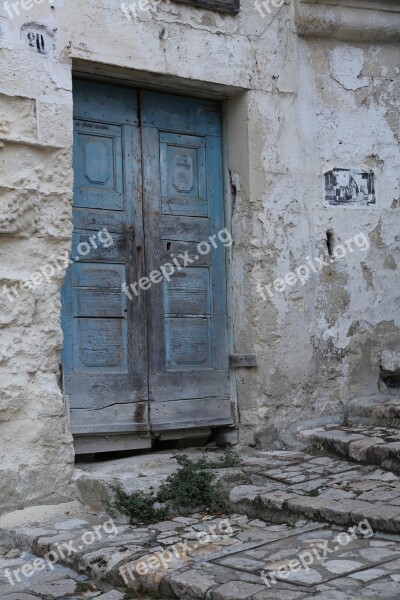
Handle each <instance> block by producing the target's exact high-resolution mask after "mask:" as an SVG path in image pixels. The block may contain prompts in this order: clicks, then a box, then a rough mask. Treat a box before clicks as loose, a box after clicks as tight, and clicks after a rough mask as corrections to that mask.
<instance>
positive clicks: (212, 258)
mask: <svg viewBox="0 0 400 600" xmlns="http://www.w3.org/2000/svg"><path fill="white" fill-rule="evenodd" d="M141 106H142V113H141V117H142V118H141V122H142V148H143V165H144V166H143V193H144V222H145V231H146V239H145V243H146V270H147V272H148V273H150V272H151V271H153V270H159V269H160V266H161V265H163V264H165V263H166V262H168V263H172V262H173V259H174V258H175V259H176V258H177V257H179V255H181V257H180V262H181V264H182V265H183V263H187V264H185V265H184V266H182V268H179V269H178V268H177V269H176V270H175V273H174V274H173V276H172V277H171V278H169V277H168V278H164V279H163V281H162V282H161V283H158V284H153V285H152V286H151V289H150V290H149V291H148V292H146V296H147V301H148V304H147V307H148V339H149V393H150V421H151V428H152V430H153V431H159V430H166V429H180V428H181V429H183V428H196V427H199V426H212V425H214V426H217V425H230V424H233V422H234V417H233V409H232V403H231V399H230V388H229V364H228V343H227V312H226V276H225V255H224V252H225V249H224V247H223V245H222V242H221V241H220V240H219V239H218V233H219V232H220V231H221V230H222V229H223V228H224V215H223V188H222V180H223V176H222V150H221V146H222V145H221V115H220V110H219V106H218V105H217V104H216V103H213V102H207V101H200V100H192V99H187V98H182V97H176V96H169V95H163V94H155V93H152V92H142V94H141ZM210 236H215V237H214V240H216V243H217V248H215V249H212V250H211V252H199V246H198V244H199V243H201V242H206V243H207V241H208V240H209V237H210ZM208 243H209V242H208ZM204 247H205V246H202V248H203V249H204ZM182 255H183V256H185V258H182Z"/></svg>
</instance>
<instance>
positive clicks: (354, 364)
mask: <svg viewBox="0 0 400 600" xmlns="http://www.w3.org/2000/svg"><path fill="white" fill-rule="evenodd" d="M364 1H367V0H364ZM128 4H130V3H129V2H128ZM378 4H379V3H378ZM375 5H376V3H375ZM346 10H347V11H348V10H350V11H353V8H346ZM371 12H372V13H373V12H374V11H371ZM371 12H368V19H369V20H371ZM375 12H376V14H377V15H378V16H379V15H380V8H379V6H378V7H377V10H376V11H375ZM346 14H347V13H346ZM359 15H360V11H358V16H359ZM377 19H378V17H377ZM356 20H357V19H356ZM378 20H379V19H378ZM379 22H380V23H381V20H380V21H379ZM31 30H32V31H36V32H38V33H39V34H40V33H41V34H42V35H43V44H44V46H45V53H39V52H38V46H37V44H35V43H34V44H33V45H29V39H28V38H27V32H28V33H29V31H31ZM0 32H1V37H0V44H1V49H0V61H1V65H2V67H1V68H2V75H1V86H0V92H1V95H0V122H1V130H0V138H1V140H2V148H1V149H0V165H1V166H0V169H1V186H2V187H1V190H0V191H1V196H0V203H1V211H0V234H1V235H0V278H1V281H0V287H2V286H3V285H4V284H7V285H11V284H12V283H13V282H18V281H21V280H24V279H25V278H26V277H28V276H29V274H30V273H32V272H33V271H35V270H37V269H38V268H39V267H40V266H42V265H43V264H44V263H46V262H48V259H49V257H50V256H51V255H54V256H58V255H60V254H62V253H63V252H64V251H65V250H68V248H69V245H70V236H71V196H72V194H71V188H72V170H71V154H72V136H71V132H72V91H71V90H72V75H71V73H72V60H73V59H75V60H77V59H79V60H81V61H90V63H92V64H93V63H103V64H107V65H111V66H115V67H124V68H125V69H126V70H128V69H132V70H133V69H134V70H135V72H139V71H140V72H151V73H157V74H158V75H157V76H158V77H159V78H160V81H161V78H162V77H164V81H167V78H168V77H179V78H183V79H187V80H193V81H192V89H196V86H198V89H199V91H201V92H202V93H204V92H205V91H207V89H211V88H213V86H215V84H219V85H224V86H227V90H228V91H229V94H231V93H232V89H233V88H234V87H236V88H237V89H238V94H237V96H235V97H232V98H231V99H230V100H229V103H228V168H229V169H231V170H233V171H234V172H235V173H236V175H235V180H236V182H237V183H238V185H237V197H236V201H235V206H234V210H233V215H232V230H233V235H234V239H235V245H234V248H233V255H232V278H231V281H232V286H231V287H232V317H233V325H234V333H235V339H234V350H235V351H236V352H254V353H257V354H258V355H259V356H260V367H259V368H258V369H257V370H244V369H243V370H239V371H237V372H236V377H237V386H238V399H239V408H240V417H241V436H242V441H244V442H250V443H253V441H254V436H255V434H259V432H260V431H261V432H262V431H263V430H265V429H267V430H268V428H271V426H272V427H275V428H277V429H278V430H279V431H281V432H284V431H285V430H287V429H288V428H290V427H291V426H293V425H294V424H295V423H297V421H299V420H301V419H304V418H312V417H315V416H316V417H319V418H328V419H329V417H330V416H334V415H339V414H340V413H341V406H342V404H343V403H345V402H346V401H347V400H349V399H351V398H353V397H355V396H357V395H368V394H373V393H375V392H376V391H377V382H378V377H379V367H380V361H381V353H382V352H383V351H384V350H386V351H394V350H395V348H396V344H397V340H398V332H399V330H398V328H399V320H400V318H399V293H398V285H397V274H396V270H397V268H398V264H399V260H400V257H399V248H398V235H399V234H398V226H397V225H396V217H397V211H398V210H399V208H398V207H399V206H400V200H399V181H398V178H399V170H398V164H399V149H398V135H399V113H398V102H399V94H398V88H399V48H398V44H396V43H395V42H391V43H384V44H383V43H375V44H373V43H370V44H368V43H365V42H364V43H362V44H361V43H358V42H357V41H356V40H357V36H356V35H355V40H347V41H346V40H342V41H338V40H336V41H335V40H334V39H329V38H323V39H318V38H313V37H309V38H303V37H299V36H298V34H297V33H296V25H295V16H294V5H293V4H292V3H291V2H290V1H289V0H286V1H285V3H284V4H283V6H282V7H281V8H279V9H275V8H273V7H272V6H271V14H269V15H267V16H266V17H265V18H261V16H260V15H259V13H258V12H257V11H256V10H255V7H254V5H253V4H252V2H250V1H249V0H243V1H242V9H241V13H240V14H239V15H238V16H236V17H234V16H229V15H222V14H218V13H215V12H212V11H207V10H205V9H201V8H193V7H190V6H186V5H183V4H178V3H173V2H171V3H164V2H163V3H162V4H161V5H160V6H159V7H158V8H157V9H152V10H151V11H148V12H139V20H138V21H135V20H132V21H129V20H128V19H126V18H125V17H124V15H123V14H122V12H121V10H120V6H119V3H117V2H114V0H97V1H95V0H87V1H86V2H78V0H68V2H64V1H63V0H54V2H53V3H50V2H42V3H41V4H33V6H32V8H30V9H29V10H22V9H20V15H19V16H17V15H16V16H14V18H10V17H9V16H8V15H7V13H6V11H5V10H4V7H3V6H0ZM346 35H347V37H348V35H349V34H348V33H346ZM338 37H340V36H338ZM350 37H351V35H350ZM360 39H361V38H360ZM41 43H42V42H41V41H40V38H39V46H40V44H41ZM126 72H128V71H126ZM196 82H199V83H196ZM174 85H175V84H174ZM175 89H176V91H177V92H179V91H180V90H179V86H178V85H176V87H175ZM240 90H246V91H242V92H240V93H239V91H240ZM361 165H368V166H369V167H371V168H374V170H375V173H376V177H377V196H378V204H377V207H376V208H374V209H369V208H364V209H362V210H353V211H349V210H346V209H344V208H338V207H333V208H324V207H323V205H322V201H323V198H322V188H323V173H324V171H326V170H327V169H329V168H332V167H333V166H351V167H352V166H355V167H357V166H361ZM327 229H330V230H332V231H333V236H334V240H335V243H339V242H340V241H343V240H345V239H348V238H351V237H354V235H355V234H357V233H359V232H364V233H365V234H366V235H367V236H368V238H369V240H370V244H371V246H370V249H369V251H368V252H364V253H358V254H357V253H354V254H352V255H349V256H346V258H345V259H344V260H342V261H336V262H334V263H333V264H331V265H329V267H327V268H325V269H324V270H323V271H322V272H321V273H320V274H315V275H313V276H312V278H311V279H310V280H309V281H308V282H307V283H306V284H305V285H304V286H299V285H297V286H296V285H295V286H293V287H291V288H287V289H286V290H285V291H284V292H283V293H275V295H274V296H273V298H272V299H269V298H268V299H267V301H263V299H262V298H261V296H260V295H259V294H258V292H257V289H256V285H257V283H261V284H269V283H272V282H273V281H274V280H275V279H276V278H277V277H282V276H284V275H285V274H286V273H287V272H288V271H291V270H293V269H294V268H296V267H298V266H299V265H300V264H302V263H303V262H304V257H305V256H315V255H317V256H319V255H320V254H324V255H325V256H326V255H327V247H326V231H327ZM62 280H63V274H62V273H60V274H59V276H58V277H57V278H55V279H53V280H52V282H51V283H50V284H49V285H46V286H43V287H38V288H37V289H36V290H34V291H29V290H26V291H24V292H23V293H20V295H19V297H18V299H17V300H15V302H13V303H12V305H10V303H9V302H8V301H7V300H5V299H4V297H3V296H2V297H1V298H0V302H1V305H2V306H1V313H0V326H1V341H0V441H1V476H2V482H3V486H2V490H3V494H2V497H1V499H0V506H3V507H5V506H10V505H15V506H17V505H24V504H28V503H33V502H38V501H42V500H43V499H46V500H47V501H50V502H57V501H59V500H60V499H63V498H67V497H71V494H73V490H72V489H71V487H70V484H69V482H70V479H71V473H72V468H73V451H72V444H71V436H70V433H69V430H68V421H67V418H66V415H65V409H64V405H63V399H62V394H61V391H60V389H59V387H58V383H57V381H58V377H59V363H60V348H61V346H62V334H61V328H60V297H59V290H60V287H61V285H62ZM232 349H233V348H232ZM258 437H259V438H260V439H262V434H261V436H260V435H258Z"/></svg>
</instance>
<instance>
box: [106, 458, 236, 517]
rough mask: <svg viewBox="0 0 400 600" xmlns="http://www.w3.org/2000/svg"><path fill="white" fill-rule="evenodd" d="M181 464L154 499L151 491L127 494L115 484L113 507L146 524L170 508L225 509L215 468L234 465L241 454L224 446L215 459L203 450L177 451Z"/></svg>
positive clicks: (163, 515)
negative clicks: (197, 453)
mask: <svg viewBox="0 0 400 600" xmlns="http://www.w3.org/2000/svg"><path fill="white" fill-rule="evenodd" d="M175 460H176V461H177V463H178V464H179V466H180V469H178V471H177V472H176V473H173V474H172V475H169V476H168V477H167V479H166V481H165V483H163V484H162V485H161V487H160V490H159V492H158V495H157V498H156V500H157V502H155V499H154V497H153V496H151V495H146V494H145V493H144V492H142V491H138V492H132V493H130V494H128V493H127V492H125V491H124V490H123V489H122V488H121V487H120V486H115V487H114V488H113V490H114V491H115V498H114V500H113V502H112V504H111V507H112V508H115V509H116V510H118V511H120V512H123V513H125V514H127V515H128V516H129V518H130V521H131V523H135V524H137V523H143V524H145V525H149V524H151V523H156V522H157V521H162V520H163V519H165V517H166V516H167V515H168V513H169V512H170V511H175V512H176V511H179V512H180V513H182V511H183V512H184V511H186V512H187V511H190V510H194V509H197V510H201V509H206V510H208V511H211V512H221V511H222V512H224V511H226V510H227V501H226V498H225V497H224V495H223V494H222V493H221V492H220V491H219V490H217V489H216V488H215V486H214V479H215V474H214V473H213V472H212V471H213V470H215V469H224V468H225V469H227V468H232V467H235V466H237V465H238V464H239V463H240V460H241V459H240V457H239V455H238V453H237V452H235V451H234V450H232V448H227V449H226V450H225V451H224V454H223V456H221V457H220V458H219V459H218V460H216V461H212V460H209V459H208V458H207V456H206V454H205V453H203V455H202V457H201V458H200V459H197V460H192V459H190V458H189V457H188V456H187V455H186V454H181V455H176V456H175Z"/></svg>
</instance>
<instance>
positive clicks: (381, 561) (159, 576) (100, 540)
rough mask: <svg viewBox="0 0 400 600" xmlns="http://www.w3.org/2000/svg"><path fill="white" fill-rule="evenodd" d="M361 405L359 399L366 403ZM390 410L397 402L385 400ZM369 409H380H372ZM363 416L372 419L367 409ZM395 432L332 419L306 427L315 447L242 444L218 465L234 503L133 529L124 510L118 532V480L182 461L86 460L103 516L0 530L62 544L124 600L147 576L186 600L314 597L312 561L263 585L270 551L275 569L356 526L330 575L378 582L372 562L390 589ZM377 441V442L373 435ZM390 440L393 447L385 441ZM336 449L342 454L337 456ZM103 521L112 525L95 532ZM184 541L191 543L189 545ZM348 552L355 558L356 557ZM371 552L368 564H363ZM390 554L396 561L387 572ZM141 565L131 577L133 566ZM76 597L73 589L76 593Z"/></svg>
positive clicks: (15, 538) (398, 489)
mask: <svg viewBox="0 0 400 600" xmlns="http://www.w3.org/2000/svg"><path fill="white" fill-rule="evenodd" d="M355 410H357V411H361V410H362V409H361V408H359V407H357V408H355ZM384 410H385V411H386V410H388V411H389V410H393V409H392V408H390V409H389V408H387V407H386V406H385V407H384ZM368 414H376V413H374V410H373V409H371V407H368ZM388 414H389V413H388ZM392 414H393V413H392ZM360 417H361V418H365V413H363V414H362V415H360ZM356 430H357V432H356V433H355V431H356ZM396 434H397V430H396V429H395V428H394V427H393V428H390V429H387V428H383V427H378V426H376V427H375V426H374V425H369V426H368V425H366V424H365V423H364V424H357V425H354V426H353V427H338V426H337V425H335V428H332V427H331V428H330V427H329V426H328V427H326V428H324V429H323V428H318V429H317V430H313V431H311V432H310V431H306V432H304V431H303V432H302V436H303V439H304V446H308V447H309V448H308V450H307V451H304V452H294V451H256V450H254V449H251V448H241V449H240V454H241V458H242V462H241V463H240V465H238V466H237V467H235V468H228V469H221V470H219V472H218V471H217V472H216V473H215V474H216V477H217V482H218V483H217V485H218V486H219V487H223V488H225V490H226V491H227V492H229V500H230V508H231V512H230V513H228V514H226V515H220V516H218V517H216V516H208V515H204V513H202V514H201V513H199V514H191V515H185V516H177V517H174V518H172V519H171V520H168V521H164V522H161V523H156V524H153V525H149V526H146V527H145V526H140V525H139V526H138V527H130V526H129V525H128V524H127V523H126V522H125V521H124V520H123V519H120V518H119V517H118V518H117V519H116V521H115V523H116V524H117V525H118V534H117V535H115V537H114V534H113V531H112V530H111V533H112V535H109V533H110V532H108V534H107V535H105V533H104V532H105V531H106V528H105V522H106V521H107V519H110V515H108V514H105V513H102V510H105V509H106V508H107V502H108V499H109V497H110V490H112V486H113V485H114V484H115V483H116V482H118V483H120V484H121V485H122V486H123V487H124V488H125V489H126V490H131V491H132V490H138V489H145V490H149V489H150V488H154V489H156V488H157V486H158V485H159V483H160V482H162V481H163V480H165V478H166V477H167V476H168V474H169V473H171V472H173V471H174V470H175V469H176V461H174V460H173V458H172V456H171V454H170V453H166V452H164V453H155V454H153V455H148V456H142V457H131V458H129V459H120V460H115V461H110V462H109V463H107V464H105V463H101V464H100V465H92V466H86V467H82V468H81V470H80V471H79V472H78V473H77V485H78V488H79V489H80V494H81V496H82V499H84V497H85V498H91V500H92V504H94V505H96V507H97V509H96V512H97V511H98V515H97V517H96V518H95V520H94V521H92V520H86V521H85V520H81V519H72V520H71V519H68V520H67V521H65V522H55V523H54V522H51V523H44V524H42V525H41V526H40V527H38V526H35V527H26V526H20V527H5V528H3V529H2V530H0V544H2V545H4V546H5V547H7V548H19V549H20V550H24V551H28V552H31V553H33V554H34V555H36V556H39V557H43V558H45V557H47V559H48V557H49V553H51V552H53V553H54V556H56V555H57V558H58V562H59V563H60V564H61V565H63V566H64V567H65V568H69V569H72V570H73V571H76V572H79V573H80V574H81V575H82V576H85V577H87V578H89V580H90V581H97V582H98V585H99V587H100V588H101V587H102V586H104V585H108V586H113V588H115V590H114V591H115V594H121V595H120V596H116V600H120V599H121V596H122V593H121V590H124V588H125V589H126V587H132V588H133V589H139V588H140V587H141V586H143V587H144V588H145V589H147V590H150V591H151V592H154V593H157V594H161V597H175V598H182V600H189V599H190V600H195V599H197V600H202V599H204V600H244V598H251V599H252V600H265V599H266V598H286V597H287V598H298V599H299V600H308V599H309V598H310V597H314V594H313V595H312V596H310V593H309V592H310V588H307V586H309V585H311V583H312V581H311V580H309V579H308V577H309V573H308V571H307V569H306V571H307V572H305V573H304V572H303V571H304V570H303V571H301V576H302V577H303V579H300V580H299V581H293V582H292V583H293V585H294V584H295V585H296V586H299V587H293V585H291V584H290V582H289V583H288V582H286V581H283V582H280V583H279V589H278V587H276V588H275V594H276V595H272V596H270V595H269V593H270V590H268V589H266V588H265V586H264V587H263V585H262V584H261V583H260V577H261V576H260V572H261V570H262V569H263V568H264V564H265V560H266V559H267V558H268V560H270V561H272V563H271V565H273V566H272V567H271V568H272V569H274V568H276V564H278V563H276V562H274V561H275V558H272V557H280V559H281V558H282V557H283V558H282V560H283V561H285V560H286V562H287V557H288V556H289V557H292V556H295V555H296V552H297V550H296V544H297V542H298V543H299V544H300V545H299V550H298V551H299V552H300V551H301V548H303V549H307V548H308V545H309V543H310V540H311V542H312V543H314V542H315V540H317V542H318V543H320V542H321V540H323V539H325V537H326V536H332V537H334V536H339V535H340V534H342V537H340V540H343V539H344V537H343V536H346V540H348V539H353V538H352V536H353V533H352V532H354V531H357V530H358V531H359V532H361V534H362V535H361V537H360V535H359V536H358V538H357V536H356V537H355V538H354V540H353V541H352V542H351V544H354V545H355V546H354V549H353V546H350V545H347V547H346V548H343V554H340V545H341V543H339V544H336V546H335V545H334V544H332V545H333V551H334V552H336V553H338V554H337V555H336V554H335V555H334V554H332V557H334V558H333V559H332V560H333V563H332V569H333V571H332V573H333V574H334V577H335V578H336V579H335V582H334V583H333V582H332V583H329V585H332V586H336V585H337V586H341V585H342V583H343V586H348V585H351V586H353V585H356V584H354V582H353V579H351V576H350V580H349V579H348V578H347V579H346V581H344V579H343V578H340V577H339V574H340V573H342V574H343V576H344V575H345V573H347V571H346V569H348V570H349V572H351V570H352V569H353V570H354V571H357V573H356V574H355V575H354V577H359V580H360V581H361V582H365V585H368V583H367V582H368V581H369V580H368V579H363V578H364V571H365V570H366V569H367V570H368V576H369V572H370V571H373V570H374V569H375V571H377V572H376V573H375V571H374V572H373V573H371V576H372V575H374V576H375V575H376V576H377V577H378V575H379V577H383V578H386V579H387V581H386V579H384V581H383V583H382V585H384V586H386V588H387V586H389V585H394V583H396V585H400V573H399V574H398V582H399V583H398V584H397V579H396V582H393V581H392V582H390V581H389V579H388V578H390V577H391V576H392V574H393V572H395V573H397V572H396V571H395V569H398V570H399V569H400V537H399V534H400V476H399V475H398V474H397V472H393V471H392V470H388V468H387V466H388V463H385V461H388V460H397V455H396V454H395V448H394V447H393V444H394V443H397V442H395V441H394V437H393V436H395V435H396ZM371 439H376V440H379V441H380V443H378V441H376V442H371ZM363 440H364V441H363ZM365 440H368V441H365ZM333 442H334V443H333ZM357 442H358V444H359V446H360V447H361V446H362V444H363V443H364V447H365V448H366V450H365V460H366V461H367V463H368V464H357V463H355V462H354V461H355V460H356V459H355V458H354V457H353V456H352V455H351V454H350V449H351V453H352V454H354V453H355V452H356V450H355V448H356V446H354V444H356V443H357ZM313 444H317V446H318V452H319V453H318V452H317V453H314V452H313V451H312V445H313ZM391 444H392V446H390V445H391ZM384 446H385V448H386V449H387V448H388V447H389V449H390V448H391V449H392V450H393V452H392V453H390V452H389V451H386V450H385V451H384V450H383V447H384ZM369 448H380V449H381V450H380V451H381V452H382V453H383V454H382V456H383V455H384V456H385V459H384V460H383V461H382V464H381V463H378V464H375V463H374V464H370V461H371V460H372V459H371V456H372V455H370V454H368V449H369ZM321 451H322V453H321ZM359 452H360V453H361V449H359ZM370 452H372V451H370ZM189 453H190V454H191V455H193V457H195V456H196V454H199V453H196V452H195V451H190V452H189ZM330 453H335V454H340V457H337V456H331V455H329V454H330ZM217 455H218V454H217ZM354 455H355V454H354ZM374 456H375V455H374ZM343 457H346V458H343ZM376 457H378V455H377V454H376ZM360 458H362V456H361V454H360ZM374 460H375V458H374ZM376 460H378V458H376ZM368 461H369V462H368ZM383 463H385V465H386V466H383ZM114 518H115V516H114ZM251 519H254V520H251ZM221 520H222V521H226V522H225V525H224V527H225V528H226V527H227V525H226V524H227V523H228V525H229V528H230V530H231V533H230V534H229V536H227V535H225V530H224V529H223V528H222V527H221ZM350 528H352V529H350ZM99 531H100V533H102V531H103V534H102V535H97V533H98V532H99ZM204 531H205V532H209V531H213V532H214V533H213V537H212V539H211V541H210V543H207V544H205V545H203V544H201V543H199V534H200V535H202V534H203V532H204ZM88 532H89V533H88ZM93 532H95V535H93ZM96 532H97V533H96ZM347 532H350V534H348V533H347ZM363 532H364V533H363ZM365 534H367V535H366V536H365ZM363 536H365V539H364V537H363ZM338 539H339V538H338ZM89 542H90V543H89ZM301 544H303V545H301ZM346 544H347V541H346ZM348 544H350V542H349V543H348ZM356 546H357V548H356ZM60 548H64V550H65V548H71V551H68V552H65V551H64V552H63V553H60ZM183 548H185V552H183V551H182V552H181V550H182V549H183ZM172 549H174V551H173V552H172ZM354 552H357V553H358V554H357V555H355V554H354ZM163 553H165V556H167V557H169V559H168V564H165V565H164V564H161V565H159V566H158V567H157V568H156V569H154V570H153V569H143V562H145V563H146V565H149V564H150V563H151V564H153V563H154V561H155V557H159V556H164V555H163ZM363 553H364V554H363ZM364 555H365V556H364ZM50 556H51V554H50ZM349 556H350V557H353V558H351V560H350V558H349ZM354 556H356V558H357V560H356V561H354V560H353V559H354ZM285 557H286V558H285ZM365 557H367V558H365ZM264 559H265V560H264ZM280 559H279V560H280ZM367 559H368V561H369V562H365V560H367ZM263 561H264V562H263ZM349 561H350V562H349ZM385 561H386V562H387V563H388V565H389V566H388V567H387V569H388V570H387V572H386V571H385V568H386V567H385V565H386V563H385ZM390 561H392V562H390ZM393 561H395V562H393ZM396 561H397V562H396ZM350 563H351V564H350ZM392 563H393V564H392ZM279 564H280V563H279ZM121 567H123V569H122V570H121ZM377 567H379V569H380V571H379V574H378V570H379V569H378V570H377ZM384 567H385V568H384ZM132 569H133V572H134V574H135V576H134V577H133V578H131V577H130V575H129V573H130V572H131V571H132ZM318 569H319V570H320V571H321V572H320V573H319V572H318V573H313V577H315V578H316V579H315V581H321V582H322V580H323V578H324V577H326V573H325V571H324V567H323V565H322V564H321V565H320V566H318ZM338 569H339V570H338ZM341 569H344V570H343V571H342V570H341ZM358 571H360V573H361V574H360V575H358ZM296 577H297V575H296ZM329 577H331V575H330V576H329ZM332 577H333V575H332ZM396 577H397V575H396ZM336 580H337V583H336ZM357 581H358V580H357ZM0 583H1V582H0ZM71 585H72V584H71ZM321 585H322V584H321ZM357 585H358V584H357ZM360 585H361V584H360ZM374 585H375V584H374ZM377 585H378V584H377ZM285 586H286V587H285ZM324 586H325V583H324V584H323V585H322V587H321V589H318V590H315V592H316V595H315V597H316V598H321V600H322V599H323V600H325V598H327V597H332V598H333V597H335V598H340V597H349V598H355V599H357V600H358V599H359V598H361V597H364V596H363V595H362V593H361V592H358V591H357V592H356V595H352V596H343V592H342V591H341V590H342V588H340V589H339V587H338V588H336V587H334V588H333V587H332V590H331V592H332V594H334V595H333V596H325V595H324V594H326V593H327V590H328V588H327V587H326V586H325V587H324ZM116 588H118V589H117V590H116ZM386 588H385V589H386ZM343 589H347V587H344V588H343ZM329 590H330V588H329ZM376 590H378V588H376V589H375V588H374V590H373V593H375V591H376ZM15 591H19V590H15ZM313 592H314V590H313ZM319 592H320V593H321V595H319ZM113 593H114V592H113ZM271 593H272V592H271ZM371 593H372V592H371ZM285 594H288V595H285ZM335 594H336V595H335ZM338 594H339V595H338ZM340 594H342V595H340ZM0 596H1V593H0ZM35 597H36V596H35ZM76 597H77V596H73V598H74V600H75V598H76ZM122 597H124V596H122ZM128 597H129V596H128ZM366 597H367V596H366ZM368 597H374V596H373V595H372V596H371V595H370V596H368ZM385 597H386V596H385ZM398 597H400V589H399V590H397V588H396V590H395V591H394V592H393V594H392V592H391V595H388V596H387V598H393V599H394V598H398ZM71 598H72V596H71ZM14 600H15V599H14ZM46 600H47V597H46ZM110 600H112V599H110Z"/></svg>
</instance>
